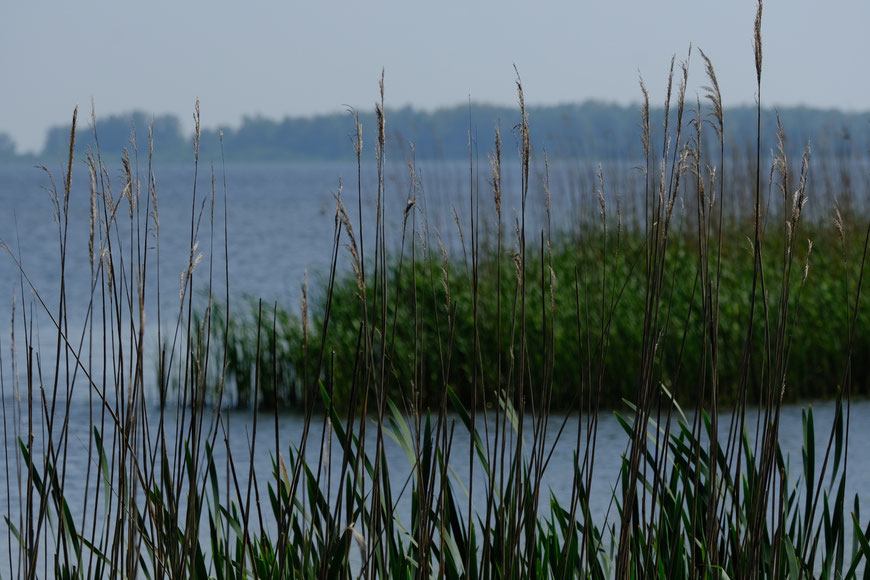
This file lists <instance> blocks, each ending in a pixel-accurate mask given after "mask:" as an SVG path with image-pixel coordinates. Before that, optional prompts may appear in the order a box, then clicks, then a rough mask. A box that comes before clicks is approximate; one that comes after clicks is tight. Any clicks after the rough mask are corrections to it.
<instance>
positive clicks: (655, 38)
mask: <svg viewBox="0 0 870 580" xmlns="http://www.w3.org/2000/svg"><path fill="white" fill-rule="evenodd" d="M754 15H755V1H754V0H716V1H711V0H594V1H581V0H574V1H569V0H564V1H562V2H556V1H553V0H537V1H535V2H531V1H529V0H525V1H518V0H499V1H495V0H439V1H437V2H432V1H430V2H419V1H418V0H362V1H350V0H345V1H336V0H309V1H308V2H290V1H284V2H277V1H269V2H267V1H260V0H252V1H248V2H245V1H240V0H233V1H229V0H211V1H209V2H205V1H202V0H149V1H148V2H136V3H133V2H129V1H125V0H79V1H76V2H67V1H63V2H60V1H50V0H46V1H40V2H26V1H22V0H18V1H15V0H10V1H7V2H4V3H3V8H2V10H0V53H2V65H0V67H2V68H0V73H2V77H0V78H2V91H0V94H2V101H0V103H2V107H0V132H7V133H9V134H11V135H12V137H13V138H14V139H15V141H16V142H17V143H18V145H19V149H20V150H34V149H38V148H40V147H41V146H42V143H43V138H44V133H45V129H46V128H47V127H49V126H51V125H56V124H61V123H68V122H69V119H70V117H71V115H72V110H73V107H74V106H75V105H77V104H78V105H80V107H81V108H82V109H83V112H84V113H85V118H87V115H88V114H89V112H90V102H91V99H92V98H93V100H94V102H95V103H96V111H97V115H98V117H99V116H100V115H108V114H112V113H118V112H125V111H130V110H133V109H141V110H144V111H146V112H148V113H152V114H162V113H175V114H177V115H179V117H181V118H182V120H184V122H185V123H186V125H185V127H186V128H189V127H190V126H191V123H190V121H189V120H190V118H191V113H192V111H193V105H194V101H195V100H196V98H197V97H199V98H200V100H201V108H202V119H203V125H205V126H215V125H218V124H233V125H235V124H238V123H239V122H240V121H241V119H242V117H243V116H245V115H256V114H262V115H265V116H267V117H271V118H281V117H284V116H286V115H306V114H312V113H326V112H334V111H341V110H343V108H344V107H343V106H344V105H345V104H347V105H352V106H355V107H357V108H360V109H367V108H370V107H372V105H373V104H374V102H375V100H376V98H377V91H378V88H377V81H378V78H379V76H380V72H381V69H382V68H384V69H385V71H386V102H387V105H388V106H402V105H406V104H411V105H414V106H415V107H420V108H425V109H434V108H437V107H440V106H448V105H455V104H460V103H465V102H467V101H468V99H469V98H471V99H472V101H475V102H479V103H497V104H511V103H515V102H516V95H515V91H514V79H515V75H514V70H513V65H514V64H516V66H517V68H518V69H519V71H520V74H521V75H522V80H523V85H524V88H525V93H526V101H527V103H529V104H555V103H565V102H579V101H583V100H585V99H589V98H596V99H603V100H608V101H616V102H619V103H633V102H638V101H639V94H640V93H639V90H638V82H637V79H638V73H640V74H642V75H643V77H644V79H645V80H646V83H647V86H648V87H649V89H650V92H651V95H652V98H653V101H654V104H657V103H660V102H661V101H662V100H663V98H664V96H663V95H664V85H665V80H666V77H667V69H668V64H669V62H670V58H671V55H673V54H676V55H677V59H678V60H680V59H684V58H685V56H686V53H687V49H688V46H689V43H692V44H693V45H694V46H695V47H699V48H701V49H703V50H704V51H705V52H706V53H707V55H708V56H709V57H710V58H711V59H712V60H713V63H714V65H715V67H716V72H717V74H718V77H719V82H720V85H721V88H722V93H723V97H724V100H725V102H726V104H743V103H752V102H754V95H755V87H754V83H755V70H754V65H753V56H752V43H751V39H752V24H753V18H754ZM868 22H870V2H868V1H867V0H829V1H827V2H821V1H820V0H768V2H767V3H766V4H765V7H764V22H763V31H762V32H763V36H764V71H763V73H764V78H763V85H762V102H763V103H764V104H767V105H792V104H807V105H815V106H822V107H839V108H845V109H849V110H870V75H868V74H867V64H866V63H867V59H868V57H870V35H868V34H867V32H866V27H867V23H868ZM691 63H692V69H691V70H692V76H693V77H694V81H695V82H694V83H693V84H692V88H691V89H690V91H691V92H692V94H694V93H695V92H696V91H697V90H698V89H697V87H700V86H701V85H703V84H705V82H706V81H705V79H704V77H703V72H704V71H703V67H702V66H701V60H700V58H699V55H698V54H697V52H695V53H694V54H693V57H692V61H691Z"/></svg>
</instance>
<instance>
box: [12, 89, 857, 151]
mask: <svg viewBox="0 0 870 580" xmlns="http://www.w3.org/2000/svg"><path fill="white" fill-rule="evenodd" d="M638 110H639V108H638V106H634V105H617V104H608V103H603V102H599V101H587V102H585V103H582V104H565V105H556V106H538V107H529V108H528V113H529V127H530V130H531V132H532V134H533V135H534V136H535V138H536V140H537V141H538V142H539V143H546V144H547V154H548V155H549V156H550V157H551V158H589V159H594V160H596V161H597V160H601V161H606V160H626V159H627V160H634V159H638V158H640V157H641V156H642V151H641V142H640V139H639V134H640V127H639V124H638ZM653 114H655V115H657V116H659V117H661V115H662V111H653ZM777 115H778V116H779V117H780V119H781V120H782V123H783V125H784V126H786V127H788V128H789V142H788V143H787V145H788V147H789V149H793V150H790V151H787V153H788V154H789V155H790V156H792V157H799V156H800V153H801V151H802V150H803V147H804V146H805V145H806V143H807V142H808V141H810V140H812V143H813V149H814V153H815V154H822V155H830V156H835V157H843V156H852V155H855V154H857V153H863V152H866V151H867V150H868V149H870V131H868V122H870V112H844V111H839V110H834V109H818V108H810V107H785V108H778V109H773V108H769V109H766V110H762V131H761V133H762V135H768V136H770V138H771V141H770V142H769V143H768V142H765V143H762V151H770V150H772V149H773V148H774V147H775V146H776V143H774V142H773V141H772V139H773V138H774V137H775V135H776V118H777ZM359 117H360V121H361V122H362V123H363V125H364V126H369V127H374V126H375V124H376V121H375V117H374V112H371V113H368V112H360V113H359ZM98 118H99V121H98V135H99V141H100V142H99V146H100V149H102V150H104V151H121V150H123V149H124V148H125V147H127V148H129V147H130V145H131V138H132V139H135V143H136V147H137V148H138V149H139V151H142V152H147V151H148V139H149V136H148V127H149V126H151V125H152V123H153V138H154V160H155V161H166V162H172V161H187V160H189V158H190V152H191V143H192V140H193V135H192V132H189V131H186V130H185V127H184V125H183V123H182V122H181V120H180V119H179V118H178V117H177V116H175V115H169V114H167V115H159V116H153V115H151V114H148V113H145V112H142V111H133V112H130V113H124V114H117V115H109V116H104V115H99V116H98ZM387 118H388V119H389V125H388V127H387V132H388V139H387V144H388V146H391V147H393V148H395V149H394V151H403V152H404V151H407V145H408V144H409V143H412V144H413V145H414V151H415V154H416V157H417V159H445V160H453V159H467V158H468V140H469V133H470V134H471V138H472V140H476V139H477V137H478V134H479V136H480V137H481V140H482V141H489V135H490V134H491V132H492V128H493V127H494V126H495V125H501V126H502V127H503V128H505V129H506V128H509V127H512V126H513V125H515V124H516V123H518V122H519V119H518V118H517V111H516V110H515V108H513V107H502V106H490V105H478V104H470V105H469V104H466V105H458V106H455V107H450V108H443V109H438V110H436V111H422V110H417V109H414V108H412V107H404V108H398V109H393V110H389V109H388V110H387ZM725 118H726V119H727V120H728V122H727V123H726V126H725V131H726V139H725V141H726V143H729V144H730V146H731V150H730V151H727V152H726V155H729V156H730V155H734V156H736V157H742V156H743V155H742V153H743V152H744V150H745V149H747V148H749V147H750V146H751V147H752V148H753V149H754V147H755V141H754V140H755V135H756V126H755V123H756V118H755V108H754V107H753V106H740V107H731V108H726V110H725ZM134 128H135V131H134ZM352 128H353V125H352V123H351V122H350V120H349V115H348V113H346V112H336V113H333V114H329V115H320V116H314V117H285V118H284V119H282V120H275V119H269V118H266V117H263V116H250V117H245V118H244V119H243V120H242V122H241V123H240V124H239V125H238V126H218V127H203V129H202V138H201V140H200V145H201V151H200V152H201V154H202V155H204V156H205V157H206V158H212V159H218V158H220V157H221V155H223V158H224V159H226V160H227V161H233V162H246V161H251V162H263V161H309V160H311V161H314V160H348V159H351V158H352V157H353V148H352V147H349V145H348V143H349V139H350V135H349V133H350V132H351V131H352ZM708 129H709V128H708ZM221 134H222V135H223V139H222V140H221ZM77 141H78V150H79V151H87V150H88V149H91V150H93V149H95V148H96V147H95V143H94V137H93V131H87V130H86V131H80V132H79V134H78V135H77ZM506 145H508V144H507V143H506ZM221 147H223V151H221ZM68 153H69V127H67V126H63V125H62V126H56V127H53V128H51V129H49V130H48V132H47V134H46V136H45V141H44V145H43V147H42V150H41V151H39V152H38V153H27V152H22V151H20V150H19V148H18V146H17V144H16V143H15V141H14V140H13V139H12V137H10V136H9V135H8V134H7V133H4V132H3V130H2V128H0V163H4V164H9V163H35V162H40V163H44V162H47V161H54V160H60V159H63V158H64V157H65V156H66V155H67V154H68Z"/></svg>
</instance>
